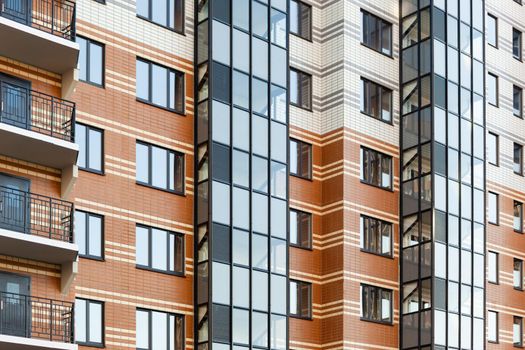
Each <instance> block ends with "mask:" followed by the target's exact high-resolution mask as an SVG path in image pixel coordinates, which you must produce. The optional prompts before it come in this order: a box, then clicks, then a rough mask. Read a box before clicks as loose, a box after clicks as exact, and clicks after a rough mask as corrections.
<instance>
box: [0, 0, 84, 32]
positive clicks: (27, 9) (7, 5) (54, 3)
mask: <svg viewBox="0 0 525 350" xmlns="http://www.w3.org/2000/svg"><path fill="white" fill-rule="evenodd" d="M0 16H2V17H5V18H9V19H11V20H13V21H16V22H19V23H22V24H25V25H27V26H30V27H33V28H37V29H39V30H42V31H44V32H47V33H50V34H53V35H56V36H59V37H62V38H64V39H68V40H71V41H74V40H75V34H76V29H75V23H76V4H75V3H74V2H72V1H69V0H0Z"/></svg>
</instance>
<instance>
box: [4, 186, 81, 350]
mask: <svg viewBox="0 0 525 350" xmlns="http://www.w3.org/2000/svg"><path fill="white" fill-rule="evenodd" d="M73 213H74V212H73V203H70V202H66V201H62V200H60V199H55V198H51V197H46V196H41V195H38V194H34V193H30V192H24V191H20V190H17V189H13V188H9V187H4V186H0V254H2V255H10V256H16V257H19V258H25V259H31V260H37V261H43V262H46V263H50V264H57V265H61V267H62V270H61V289H62V291H65V290H67V289H68V287H69V285H70V284H71V282H72V281H73V278H74V276H75V274H76V269H77V266H76V261H77V255H78V246H77V245H76V244H74V242H73ZM0 348H1V347H0Z"/></svg>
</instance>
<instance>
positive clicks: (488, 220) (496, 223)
mask: <svg viewBox="0 0 525 350" xmlns="http://www.w3.org/2000/svg"><path fill="white" fill-rule="evenodd" d="M491 194H492V195H495V196H496V222H492V221H490V206H489V204H490V202H487V207H488V209H489V215H488V217H487V222H488V223H489V224H493V225H496V226H499V194H498V193H496V192H492V191H488V197H490V195H491Z"/></svg>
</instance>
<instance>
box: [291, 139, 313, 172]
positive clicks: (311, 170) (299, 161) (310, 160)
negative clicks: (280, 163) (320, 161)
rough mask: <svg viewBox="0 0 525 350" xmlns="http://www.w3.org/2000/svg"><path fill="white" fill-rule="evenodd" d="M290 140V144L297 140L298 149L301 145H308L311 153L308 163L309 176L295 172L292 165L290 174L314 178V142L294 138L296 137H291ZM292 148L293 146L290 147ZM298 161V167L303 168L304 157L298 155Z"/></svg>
mask: <svg viewBox="0 0 525 350" xmlns="http://www.w3.org/2000/svg"><path fill="white" fill-rule="evenodd" d="M289 142H290V144H291V143H292V142H295V143H296V144H297V147H298V149H299V146H306V147H307V148H308V151H309V152H308V153H309V157H308V164H307V166H308V175H307V176H303V175H300V174H298V173H294V172H292V169H291V167H290V175H292V176H294V177H298V178H300V179H305V180H312V177H313V169H312V167H313V166H312V165H313V153H314V152H313V146H312V144H310V143H307V142H304V141H302V140H298V139H294V138H289ZM291 149H292V148H291V147H290V150H291ZM290 158H292V154H291V152H290ZM296 162H297V168H298V169H300V168H302V165H303V161H302V158H300V157H298V159H297V161H296ZM290 163H291V160H290Z"/></svg>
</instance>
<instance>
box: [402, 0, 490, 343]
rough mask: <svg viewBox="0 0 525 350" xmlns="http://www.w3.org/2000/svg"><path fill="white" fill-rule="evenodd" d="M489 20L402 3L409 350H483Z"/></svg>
mask: <svg viewBox="0 0 525 350" xmlns="http://www.w3.org/2000/svg"><path fill="white" fill-rule="evenodd" d="M483 21H484V3H483V0H433V1H432V0H401V38H400V42H401V50H402V52H401V77H400V80H401V90H402V101H401V108H402V132H401V134H402V136H401V149H402V156H401V164H402V169H401V170H402V171H401V174H402V175H401V176H402V178H401V181H402V199H401V201H402V206H401V209H402V217H401V220H400V221H401V222H400V225H401V232H402V237H401V242H402V252H401V254H402V259H401V260H402V262H401V264H402V273H401V305H402V306H401V307H402V309H401V315H402V316H401V317H402V318H401V348H402V349H431V348H432V349H445V348H448V349H460V348H461V349H476V350H477V349H484V337H483V336H480V335H481V334H484V320H483V315H484V313H483V310H484V289H483V288H484V250H485V227H484V222H485V217H484V203H485V199H484V190H485V168H484V150H485V146H484V143H485V141H484V135H485V129H484V125H485V111H484V35H483V32H484V30H483V28H484V22H483ZM474 334H475V335H477V336H473V335H474Z"/></svg>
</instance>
